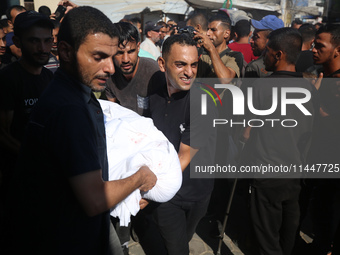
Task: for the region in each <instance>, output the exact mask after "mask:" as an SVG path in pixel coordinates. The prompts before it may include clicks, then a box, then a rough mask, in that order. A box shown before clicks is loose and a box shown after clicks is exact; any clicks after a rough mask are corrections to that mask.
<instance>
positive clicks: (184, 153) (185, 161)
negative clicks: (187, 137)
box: [178, 143, 198, 172]
mask: <svg viewBox="0 0 340 255" xmlns="http://www.w3.org/2000/svg"><path fill="white" fill-rule="evenodd" d="M197 152H198V149H194V148H192V147H190V146H189V145H186V144H184V143H181V144H180V146H179V152H178V158H179V162H180V164H181V169H182V172H183V171H184V170H185V169H186V168H187V166H188V165H189V163H190V161H191V159H192V158H193V157H194V156H195V154H196V153H197Z"/></svg>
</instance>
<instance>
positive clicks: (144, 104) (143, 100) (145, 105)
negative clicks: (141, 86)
mask: <svg viewBox="0 0 340 255" xmlns="http://www.w3.org/2000/svg"><path fill="white" fill-rule="evenodd" d="M137 106H138V108H141V109H149V97H141V96H140V95H137Z"/></svg>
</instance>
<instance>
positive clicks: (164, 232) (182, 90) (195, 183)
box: [135, 33, 216, 255]
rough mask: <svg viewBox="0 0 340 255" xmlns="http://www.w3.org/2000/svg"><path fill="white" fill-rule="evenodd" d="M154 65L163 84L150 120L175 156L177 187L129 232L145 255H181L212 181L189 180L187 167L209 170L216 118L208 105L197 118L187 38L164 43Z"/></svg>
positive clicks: (194, 59)
mask: <svg viewBox="0 0 340 255" xmlns="http://www.w3.org/2000/svg"><path fill="white" fill-rule="evenodd" d="M158 63H159V66H160V69H161V71H163V72H165V76H166V83H163V84H160V88H159V90H158V91H157V92H156V93H154V94H153V95H151V97H150V110H151V118H152V119H153V121H154V124H155V126H156V127H157V128H158V129H159V130H160V131H162V132H163V134H164V135H165V136H166V137H167V138H168V139H169V141H170V142H171V143H172V144H173V145H174V147H175V149H176V151H177V152H178V157H179V160H180V164H181V168H182V171H183V183H182V186H181V188H180V190H179V191H178V192H177V194H176V195H175V196H174V197H173V198H172V199H171V200H170V201H168V202H166V203H162V204H155V203H152V204H150V206H151V207H149V208H148V207H147V208H146V209H145V210H147V211H149V210H150V209H151V208H153V207H156V208H155V209H154V210H153V211H152V212H151V213H150V214H148V212H143V211H144V210H143V211H141V212H140V215H138V216H137V220H136V225H135V229H136V233H137V234H138V237H139V239H140V241H141V244H142V246H143V249H144V250H145V252H146V254H166V253H167V254H169V255H187V254H189V241H190V240H191V238H192V236H193V234H194V233H195V229H196V227H197V224H198V222H199V221H200V219H201V218H202V217H203V216H204V215H205V213H206V211H207V207H208V203H209V199H210V195H211V192H212V188H213V183H214V180H213V179H193V178H191V176H190V165H192V166H193V165H194V166H196V165H198V166H201V165H203V164H204V163H205V164H206V165H212V164H213V159H214V152H215V139H216V137H215V136H216V133H215V131H214V129H212V128H211V127H212V119H213V118H215V117H216V112H215V111H213V110H214V109H215V107H213V108H212V109H211V107H210V106H211V105H210V104H208V107H209V109H210V110H211V111H210V112H209V114H208V115H205V116H202V115H201V114H200V97H195V96H197V95H196V94H197V92H198V91H200V90H199V89H198V88H197V85H196V84H194V79H195V77H196V73H197V65H198V54H197V48H196V42H195V41H194V40H193V39H192V38H191V37H190V36H189V34H186V33H183V34H179V35H173V36H170V37H169V38H168V39H166V40H165V42H164V44H163V52H162V57H160V58H159V60H158ZM193 97H195V99H193ZM190 98H191V99H190ZM197 99H198V100H197ZM211 103H212V102H211ZM210 126H211V127H210ZM202 162H204V163H202ZM144 213H145V214H146V215H144ZM150 215H151V216H150ZM143 217H146V222H148V223H147V224H148V225H147V226H148V227H145V224H144V223H143V221H144V220H145V219H144V218H143ZM152 227H154V228H152ZM159 233H160V235H159ZM158 237H160V238H158ZM157 238H158V239H157Z"/></svg>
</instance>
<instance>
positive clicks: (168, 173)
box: [99, 100, 182, 226]
mask: <svg viewBox="0 0 340 255" xmlns="http://www.w3.org/2000/svg"><path fill="white" fill-rule="evenodd" d="M99 102H100V105H101V107H102V110H103V113H104V123H105V129H106V143H107V156H108V163H109V180H119V179H123V178H126V177H128V176H131V175H132V174H134V173H135V172H137V171H138V169H139V168H140V167H141V166H143V165H146V166H148V167H149V168H150V169H151V170H152V171H153V173H154V174H155V175H156V176H157V183H156V185H155V187H153V188H152V189H151V190H149V191H148V192H145V193H142V194H141V192H140V190H139V189H137V190H135V191H134V192H132V193H131V194H130V195H129V196H128V197H127V198H125V199H124V200H123V201H122V202H120V203H119V204H117V205H116V206H115V207H114V208H112V209H111V215H112V216H114V217H119V219H120V225H121V226H127V225H128V223H129V222H130V216H131V215H136V214H137V212H138V211H139V209H140V208H139V201H140V200H141V198H142V197H143V198H146V199H150V200H152V201H156V202H161V203H163V202H167V201H169V200H170V199H171V198H172V197H173V196H174V195H175V194H176V193H177V191H178V190H179V188H180V187H181V185H182V171H181V166H180V163H179V159H178V156H177V152H176V150H175V148H174V146H173V145H172V144H171V143H170V142H169V141H168V139H167V138H166V137H165V136H164V135H163V133H162V132H161V131H159V130H158V129H157V128H156V127H155V126H154V124H153V121H152V119H150V118H145V117H142V116H139V115H138V114H137V113H135V112H133V111H131V110H129V109H126V108H124V107H122V106H120V105H118V104H116V103H113V102H110V101H104V100H99Z"/></svg>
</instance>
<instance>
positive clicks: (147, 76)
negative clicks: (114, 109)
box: [105, 57, 165, 116]
mask: <svg viewBox="0 0 340 255" xmlns="http://www.w3.org/2000/svg"><path fill="white" fill-rule="evenodd" d="M164 80H165V76H164V73H163V72H161V71H160V70H159V66H158V64H157V62H156V61H154V60H153V59H149V58H143V57H141V58H140V59H139V65H138V69H137V72H136V74H135V76H134V77H133V78H132V80H130V81H127V80H126V79H125V77H124V76H123V74H122V73H121V72H120V71H119V70H118V68H117V69H116V72H115V74H114V75H112V76H111V79H109V81H108V84H107V88H106V91H105V92H106V97H107V98H109V99H110V98H117V99H118V101H119V103H120V105H122V106H124V107H126V108H128V109H130V110H133V111H135V112H136V113H138V114H140V115H143V116H149V95H150V94H151V93H153V92H154V91H155V89H157V87H158V85H161V84H163V83H164Z"/></svg>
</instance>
